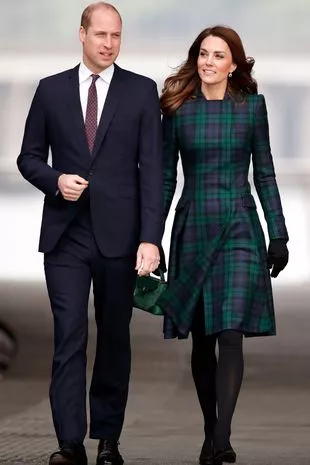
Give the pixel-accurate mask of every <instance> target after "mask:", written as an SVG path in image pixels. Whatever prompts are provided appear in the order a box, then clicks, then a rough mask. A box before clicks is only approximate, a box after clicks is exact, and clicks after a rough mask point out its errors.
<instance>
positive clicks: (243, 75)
mask: <svg viewBox="0 0 310 465" xmlns="http://www.w3.org/2000/svg"><path fill="white" fill-rule="evenodd" d="M208 36H214V37H219V38H221V39H223V40H224V41H225V42H226V43H227V45H228V47H229V48H230V51H231V54H232V58H233V63H234V64H235V65H237V68H236V70H235V71H234V72H233V73H232V76H231V77H230V78H229V80H228V89H227V90H228V92H229V93H230V94H231V95H233V96H234V95H236V94H240V93H241V94H242V93H247V94H257V83H256V81H255V80H254V79H253V77H252V75H251V72H252V68H253V66H254V62H255V61H254V59H253V58H251V57H250V58H247V57H246V55H245V51H244V48H243V44H242V41H241V39H240V37H239V35H238V34H237V32H236V31H234V30H233V29H231V28H230V27H227V26H214V27H209V28H207V29H204V30H203V31H202V32H201V33H200V34H199V36H198V37H197V38H196V40H195V41H194V42H193V44H192V45H191V47H190V49H189V52H188V57H187V60H186V61H185V63H183V65H181V67H180V68H179V69H178V71H177V72H176V73H175V74H173V75H172V76H169V77H168V78H167V79H166V80H165V83H164V88H163V91H162V95H161V97H160V103H161V109H162V111H163V113H165V114H169V113H173V112H174V111H176V110H177V109H178V108H179V107H180V106H181V105H182V103H183V102H184V101H185V100H186V99H188V98H190V97H192V96H193V95H194V94H195V91H196V90H197V88H199V87H200V86H201V80H200V77H199V74H198V70H197V60H198V56H199V52H200V47H201V43H202V42H203V40H204V39H205V38H206V37H208Z"/></svg>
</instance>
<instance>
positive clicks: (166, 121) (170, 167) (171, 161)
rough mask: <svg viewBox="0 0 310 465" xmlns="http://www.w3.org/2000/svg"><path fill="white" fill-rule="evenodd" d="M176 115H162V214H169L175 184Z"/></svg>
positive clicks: (176, 162)
mask: <svg viewBox="0 0 310 465" xmlns="http://www.w3.org/2000/svg"><path fill="white" fill-rule="evenodd" d="M175 120H176V116H175V115H164V116H163V121H162V131H163V148H164V216H165V219H166V218H167V216H168V214H169V210H170V207H171V203H172V200H173V196H174V193H175V189H176V185H177V166H178V159H179V145H178V140H177V134H176V127H175V126H176V124H175V123H176V121H175Z"/></svg>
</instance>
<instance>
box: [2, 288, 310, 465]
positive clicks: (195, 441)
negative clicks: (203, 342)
mask: <svg viewBox="0 0 310 465" xmlns="http://www.w3.org/2000/svg"><path fill="white" fill-rule="evenodd" d="M0 295H1V313H2V317H4V318H5V320H6V322H7V323H9V324H10V325H11V326H12V327H13V328H14V329H15V330H16V332H17V336H18V339H19V354H18V356H17V358H16V360H15V363H14V365H13V367H12V369H11V370H10V372H9V373H8V374H7V376H6V377H5V379H4V380H3V381H2V382H1V383H0V463H4V464H9V465H17V464H37V465H39V464H46V463H47V460H48V455H49V453H50V452H51V451H52V450H53V449H54V448H55V444H56V443H55V438H54V433H53V428H52V423H51V418H50V410H49V402H48V398H47V394H48V383H49V371H50V359H51V353H52V331H51V329H52V320H51V315H50V312H49V309H48V301H47V296H46V292H45V287H44V284H43V283H42V282H38V283H23V284H22V283H21V284H18V283H9V282H8V283H2V284H1V285H0ZM309 297H310V292H308V290H307V287H306V286H304V287H302V288H300V289H299V288H296V287H294V288H293V287H292V288H286V289H284V288H283V287H282V286H281V287H280V288H277V289H276V291H275V300H276V307H277V322H278V336H276V337H270V338H257V339H251V340H249V339H247V340H246V341H245V362H246V371H245V379H244V383H243V388H242V391H241V395H240V400H239V403H238V405H237V410H236V414H235V417H234V424H233V435H232V443H233V446H234V447H235V449H236V451H237V454H238V463H239V464H240V465H271V464H273V465H309V464H310V367H309V353H310V337H309V328H310V314H309V302H310V299H309ZM90 326H91V329H90V345H89V366H90V367H91V362H92V355H93V349H94V339H95V338H94V324H93V311H92V305H90ZM132 346H133V369H132V383H131V392H130V397H129V403H128V409H127V416H126V422H125V427H124V431H123V435H122V438H121V445H120V448H121V451H122V453H123V455H124V457H125V459H126V463H127V465H134V464H148V465H159V464H160V465H168V464H171V465H172V464H173V465H177V464H189V465H194V464H196V463H197V458H198V455H199V451H200V447H201V442H202V436H203V435H202V419H201V415H200V411H199V407H198V402H197V400H196V397H195V391H194V387H193V383H192V379H191V374H190V365H189V357H190V340H188V341H175V340H173V341H164V340H163V339H162V337H161V319H160V318H156V317H152V316H149V315H147V314H145V313H143V312H141V311H138V310H135V312H134V317H133V321H132ZM86 446H87V450H88V453H89V459H90V461H89V463H90V464H94V463H95V462H94V460H95V454H96V443H94V441H90V440H87V441H86Z"/></svg>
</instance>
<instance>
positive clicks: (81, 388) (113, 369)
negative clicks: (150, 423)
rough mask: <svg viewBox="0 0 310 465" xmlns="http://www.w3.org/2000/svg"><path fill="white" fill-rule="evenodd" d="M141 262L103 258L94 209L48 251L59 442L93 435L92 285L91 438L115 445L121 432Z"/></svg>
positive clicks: (46, 262) (52, 388)
mask: <svg viewBox="0 0 310 465" xmlns="http://www.w3.org/2000/svg"><path fill="white" fill-rule="evenodd" d="M120 227H121V225H120ZM135 260H136V257H135V255H132V256H128V257H121V258H106V257H103V256H102V255H101V253H100V251H99V250H98V247H97V245H96V241H95V238H94V234H93V232H92V225H91V219H90V212H89V206H86V207H85V208H84V209H83V210H82V211H81V212H80V213H79V215H78V216H77V218H76V219H75V220H74V221H73V222H72V224H71V225H70V226H69V228H68V229H67V231H66V233H65V234H64V235H63V237H62V238H61V240H60V241H59V243H58V245H57V246H56V248H55V249H54V250H53V251H52V252H50V253H48V254H45V257H44V268H45V276H46V282H47V288H48V294H49V298H50V303H51V308H52V312H53V317H54V358H53V367H52V380H51V385H50V401H51V408H52V415H53V421H54V426H55V431H56V435H57V438H58V441H59V444H62V443H63V442H68V441H69V442H71V441H74V442H82V441H83V440H84V438H85V435H86V433H87V416H86V349H87V339H88V300H89V292H90V287H91V283H93V293H94V305H95V319H96V324H97V346H96V355H95V362H94V366H93V374H92V380H91V385H90V392H89V401H90V431H89V435H90V437H91V438H93V439H103V438H104V439H115V440H117V439H118V438H119V436H120V434H121V430H122V426H123V422H124V414H125V407H126V403H127V397H128V384H129V375H130V362H131V353H130V334H129V326H130V319H131V315H132V306H133V289H134V284H135V278H136V271H135V269H134V268H135Z"/></svg>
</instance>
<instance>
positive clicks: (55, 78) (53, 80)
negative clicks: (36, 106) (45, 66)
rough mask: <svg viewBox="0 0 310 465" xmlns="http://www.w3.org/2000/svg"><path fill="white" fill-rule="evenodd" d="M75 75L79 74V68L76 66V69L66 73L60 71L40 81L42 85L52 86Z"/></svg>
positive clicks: (68, 70)
mask: <svg viewBox="0 0 310 465" xmlns="http://www.w3.org/2000/svg"><path fill="white" fill-rule="evenodd" d="M75 73H78V66H75V67H74V68H70V69H66V70H64V71H60V72H59V73H56V74H51V75H50V76H45V77H43V78H42V79H40V83H41V84H42V85H44V86H45V85H50V84H51V85H52V84H57V83H58V82H62V81H63V80H65V79H68V78H69V77H70V76H72V75H74V74H75Z"/></svg>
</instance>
